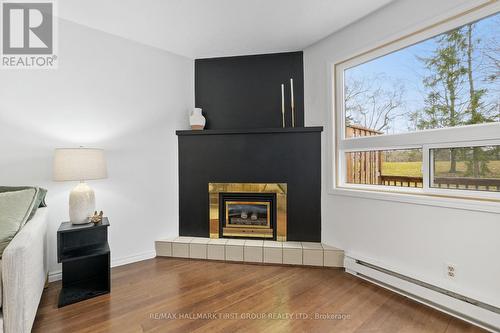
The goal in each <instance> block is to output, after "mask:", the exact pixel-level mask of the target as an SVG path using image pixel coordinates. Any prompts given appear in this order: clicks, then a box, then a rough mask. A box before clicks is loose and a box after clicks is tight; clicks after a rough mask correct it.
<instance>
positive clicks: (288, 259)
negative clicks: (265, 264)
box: [283, 242, 302, 265]
mask: <svg viewBox="0 0 500 333" xmlns="http://www.w3.org/2000/svg"><path fill="white" fill-rule="evenodd" d="M283 263H284V264H287V265H302V244H301V243H300V242H285V243H283Z"/></svg>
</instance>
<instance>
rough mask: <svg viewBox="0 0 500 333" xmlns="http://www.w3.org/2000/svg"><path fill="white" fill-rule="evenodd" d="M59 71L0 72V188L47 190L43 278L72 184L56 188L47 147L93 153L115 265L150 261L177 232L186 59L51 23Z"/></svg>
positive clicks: (189, 78)
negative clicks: (97, 153) (99, 165)
mask: <svg viewBox="0 0 500 333" xmlns="http://www.w3.org/2000/svg"><path fill="white" fill-rule="evenodd" d="M58 56H59V68H58V69H56V70H4V71H0V184H2V185H23V184H24V185H39V186H43V187H45V188H47V189H48V190H49V192H48V199H47V202H48V206H49V208H50V227H49V246H50V258H49V259H50V265H49V267H50V270H51V272H57V271H58V270H60V266H59V265H58V264H57V263H56V256H55V254H56V238H55V236H56V230H57V228H58V226H59V223H60V222H61V221H65V220H67V219H68V205H67V201H68V194H69V191H70V190H71V188H72V187H73V186H75V185H76V183H72V182H64V183H55V182H53V181H52V180H51V177H52V155H53V150H54V148H55V147H78V146H80V145H84V146H88V147H101V148H104V149H105V150H106V153H107V158H108V171H109V178H108V179H105V180H99V181H91V182H89V184H90V186H91V187H93V188H94V190H95V191H96V201H97V208H98V209H102V210H104V212H105V215H107V216H109V217H110V222H111V227H110V230H109V237H110V246H111V255H112V261H113V263H114V264H120V263H124V262H126V261H131V260H136V259H140V258H144V257H150V256H153V255H154V241H155V240H157V239H159V238H160V237H164V236H165V237H167V236H174V235H177V232H178V228H177V226H178V184H177V138H176V136H175V130H176V129H182V128H188V111H189V109H191V108H192V107H193V104H194V83H193V80H194V63H193V60H191V59H188V58H184V57H181V56H177V55H174V54H171V53H168V52H165V51H161V50H158V49H155V48H152V47H149V46H144V45H141V44H138V43H135V42H131V41H129V40H126V39H123V38H120V37H116V36H113V35H109V34H106V33H103V32H100V31H97V30H93V29H90V28H87V27H84V26H81V25H77V24H74V23H71V22H68V21H65V20H60V22H59V54H58Z"/></svg>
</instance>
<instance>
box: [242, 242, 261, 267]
mask: <svg viewBox="0 0 500 333" xmlns="http://www.w3.org/2000/svg"><path fill="white" fill-rule="evenodd" d="M263 248H264V241H263V240H246V241H245V245H244V247H243V259H244V261H246V262H262V259H263Z"/></svg>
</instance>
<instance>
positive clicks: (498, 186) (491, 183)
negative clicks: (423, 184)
mask: <svg viewBox="0 0 500 333" xmlns="http://www.w3.org/2000/svg"><path fill="white" fill-rule="evenodd" d="M434 184H435V185H436V187H439V188H459V189H464V190H482V191H500V179H498V178H467V177H436V178H434Z"/></svg>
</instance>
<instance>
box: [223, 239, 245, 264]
mask: <svg viewBox="0 0 500 333" xmlns="http://www.w3.org/2000/svg"><path fill="white" fill-rule="evenodd" d="M244 245H245V240H243V239H228V240H227V243H226V260H228V261H243V246H244Z"/></svg>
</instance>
